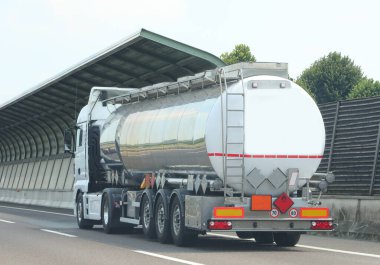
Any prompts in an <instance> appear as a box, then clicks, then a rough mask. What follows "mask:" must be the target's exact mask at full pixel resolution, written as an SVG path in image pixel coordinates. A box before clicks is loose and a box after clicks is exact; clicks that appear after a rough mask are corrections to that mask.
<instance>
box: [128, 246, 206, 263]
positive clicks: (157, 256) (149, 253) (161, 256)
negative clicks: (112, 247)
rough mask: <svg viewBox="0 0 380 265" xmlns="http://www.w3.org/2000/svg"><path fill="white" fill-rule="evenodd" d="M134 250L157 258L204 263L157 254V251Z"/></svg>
mask: <svg viewBox="0 0 380 265" xmlns="http://www.w3.org/2000/svg"><path fill="white" fill-rule="evenodd" d="M133 252H136V253H140V254H144V255H148V256H152V257H156V258H160V259H166V260H171V261H175V262H179V263H183V264H189V265H203V264H202V263H197V262H193V261H188V260H184V259H177V258H173V257H169V256H165V255H160V254H156V253H152V252H147V251H143V250H133Z"/></svg>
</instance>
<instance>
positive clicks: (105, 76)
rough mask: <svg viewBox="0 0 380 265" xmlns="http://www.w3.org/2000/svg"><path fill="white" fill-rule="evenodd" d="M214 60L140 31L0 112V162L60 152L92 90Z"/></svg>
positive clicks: (186, 71) (174, 73) (146, 80)
mask: <svg viewBox="0 0 380 265" xmlns="http://www.w3.org/2000/svg"><path fill="white" fill-rule="evenodd" d="M223 65H224V63H223V62H222V61H221V60H220V59H219V58H218V57H216V56H214V55H212V54H210V53H207V52H205V51H202V50H199V49H196V48H194V47H191V46H188V45H186V44H183V43H180V42H177V41H175V40H172V39H169V38H166V37H163V36H160V35H158V34H155V33H153V32H150V31H147V30H145V29H142V30H140V31H139V32H138V33H137V34H134V35H132V36H131V37H129V38H127V39H125V40H123V41H121V42H119V43H117V44H115V45H113V46H112V47H110V48H108V49H106V50H104V51H102V52H99V53H98V54H96V55H94V56H92V57H90V58H88V59H87V60H85V61H83V62H81V63H79V64H78V65H76V66H74V67H72V68H70V69H68V70H66V71H64V72H62V73H61V74H59V75H57V76H55V77H53V78H51V79H49V80H47V81H46V82H44V83H42V84H40V85H38V86H36V87H34V88H32V89H31V90H29V91H27V92H26V93H25V94H23V95H21V96H20V97H19V98H17V99H15V100H13V101H10V102H7V103H6V104H4V105H2V106H0V133H1V137H0V161H1V162H5V161H13V160H21V159H28V158H33V157H41V156H50V155H55V154H59V153H62V152H63V130H64V129H65V128H68V127H70V126H72V125H73V124H74V123H75V118H76V117H77V114H78V112H79V111H80V109H81V108H82V107H83V106H84V105H86V104H87V99H88V95H89V93H90V90H91V88H92V87H94V86H105V87H134V88H140V87H143V86H147V85H152V84H156V83H160V82H171V81H176V80H177V78H179V77H182V76H186V75H194V74H195V73H198V72H202V71H204V70H208V69H213V68H216V67H219V66H223Z"/></svg>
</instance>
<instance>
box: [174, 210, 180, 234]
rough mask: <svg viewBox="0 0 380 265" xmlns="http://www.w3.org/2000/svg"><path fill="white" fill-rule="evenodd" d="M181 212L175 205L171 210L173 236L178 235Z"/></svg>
mask: <svg viewBox="0 0 380 265" xmlns="http://www.w3.org/2000/svg"><path fill="white" fill-rule="evenodd" d="M180 215H181V212H180V209H179V206H178V205H175V207H174V210H173V231H174V234H176V235H178V234H179V232H180V229H181V218H180Z"/></svg>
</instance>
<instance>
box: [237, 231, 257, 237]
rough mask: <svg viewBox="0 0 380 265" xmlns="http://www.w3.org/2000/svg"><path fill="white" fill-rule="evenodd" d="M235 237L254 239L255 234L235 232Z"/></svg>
mask: <svg viewBox="0 0 380 265" xmlns="http://www.w3.org/2000/svg"><path fill="white" fill-rule="evenodd" d="M236 235H237V236H238V237H239V238H241V239H250V238H254V237H255V232H246V231H240V232H236Z"/></svg>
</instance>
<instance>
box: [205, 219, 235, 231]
mask: <svg viewBox="0 0 380 265" xmlns="http://www.w3.org/2000/svg"><path fill="white" fill-rule="evenodd" d="M208 229H210V230H231V229H232V223H231V222H230V221H209V222H208Z"/></svg>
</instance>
